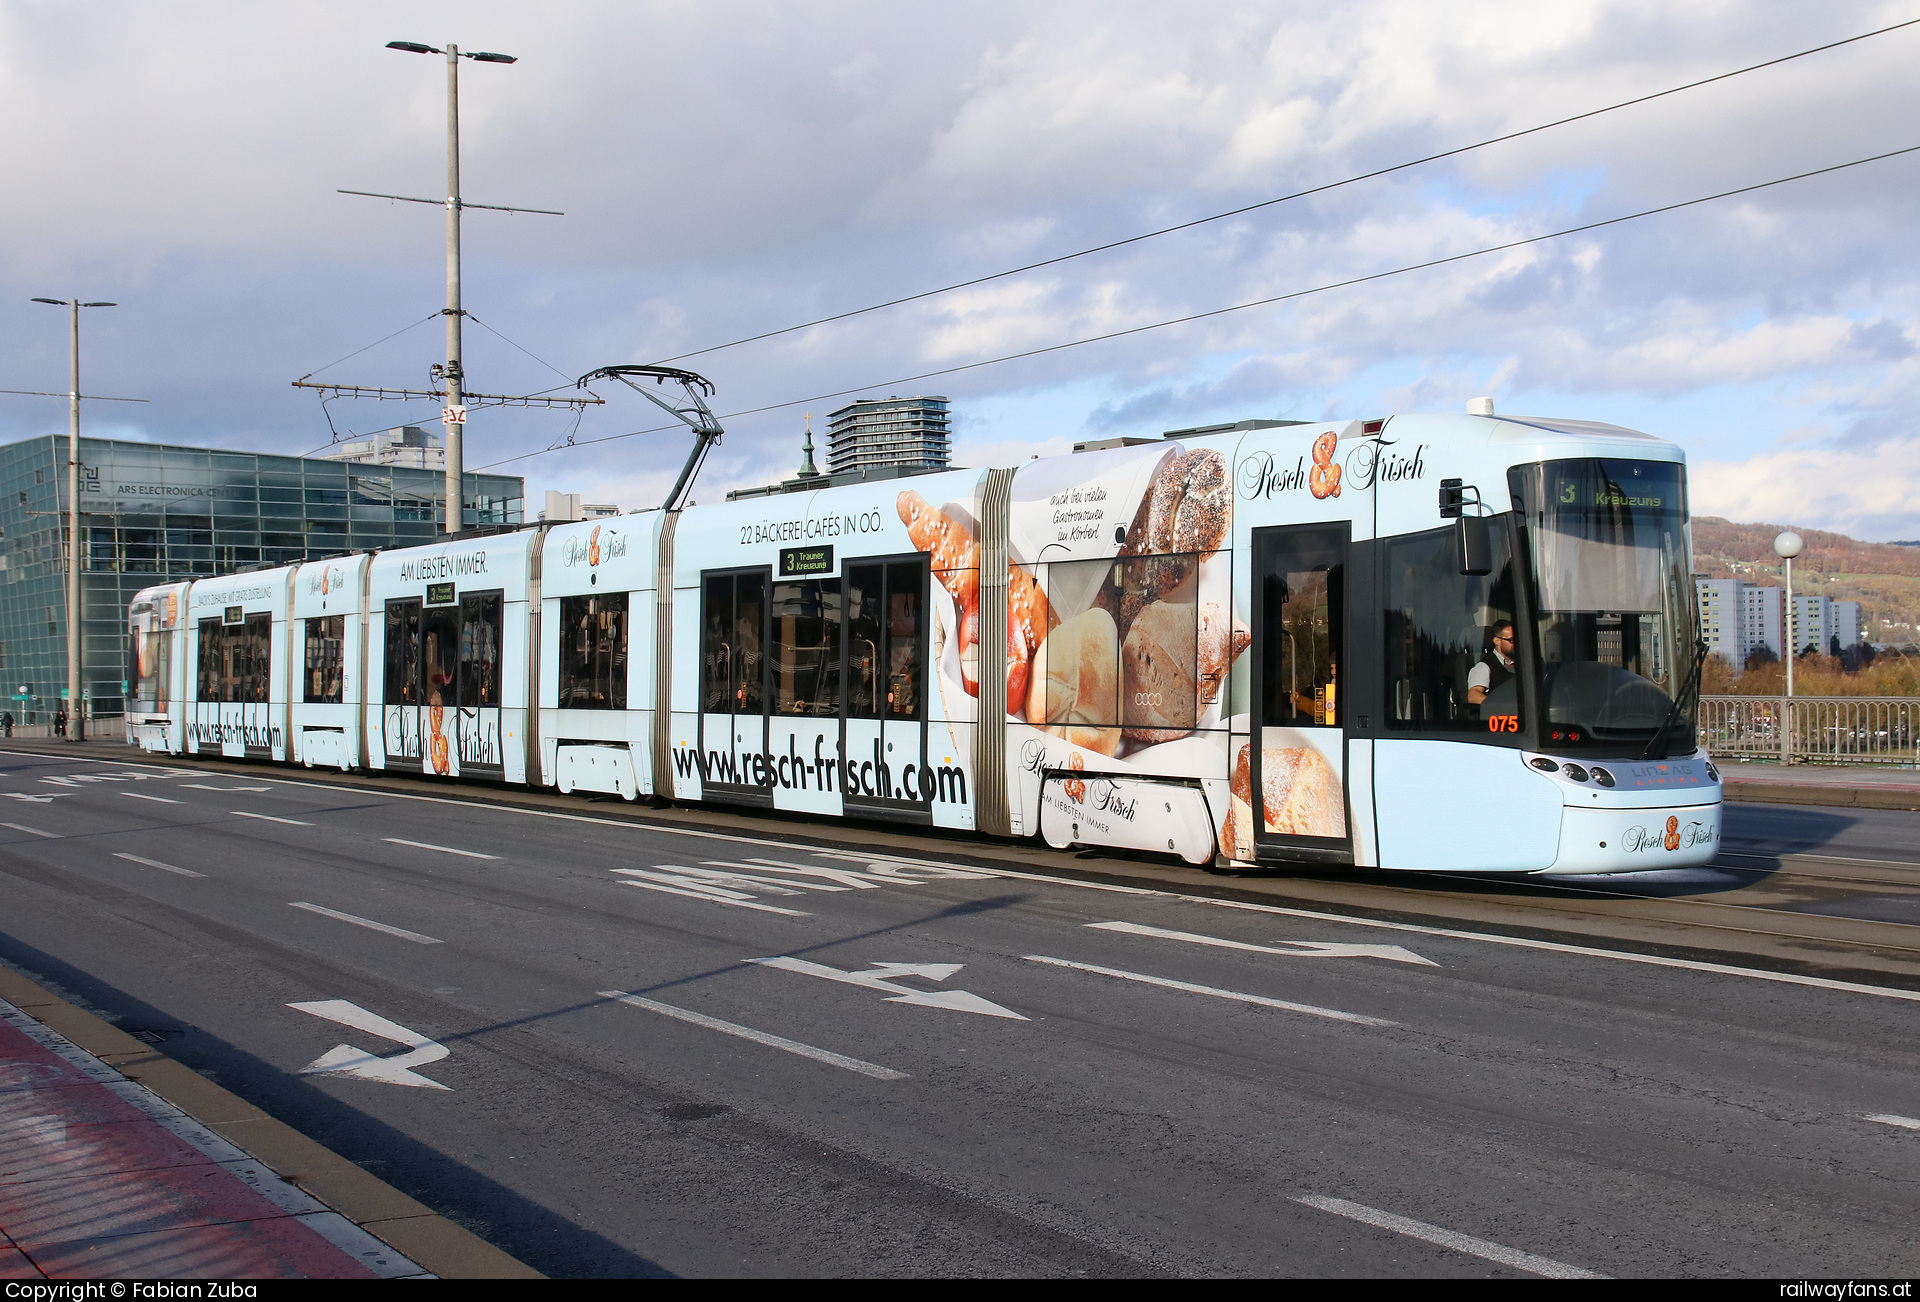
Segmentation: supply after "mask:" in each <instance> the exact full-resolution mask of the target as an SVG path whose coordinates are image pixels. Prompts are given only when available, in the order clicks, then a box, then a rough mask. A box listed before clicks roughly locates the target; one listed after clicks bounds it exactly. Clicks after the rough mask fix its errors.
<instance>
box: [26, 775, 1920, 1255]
mask: <svg viewBox="0 0 1920 1302" xmlns="http://www.w3.org/2000/svg"><path fill="white" fill-rule="evenodd" d="M598 808H599V807H597V806H594V805H590V804H587V803H585V802H582V803H580V804H579V805H578V806H577V809H578V812H577V813H560V812H558V811H554V810H544V811H543V810H528V809H523V808H505V807H501V808H489V807H483V806H477V805H474V804H472V803H463V802H449V801H442V800H436V799H431V798H419V797H409V796H406V795H402V794H398V793H395V792H391V791H381V790H371V789H366V788H359V787H335V788H329V787H327V786H323V785H314V784H312V783H309V782H298V781H285V780H281V779H280V778H278V777H276V776H275V775H274V773H273V771H272V770H270V769H261V770H249V769H239V768H230V769H226V770H223V771H221V772H218V773H209V772H207V771H204V770H200V769H177V770H168V769H165V768H161V767H156V766H143V765H136V764H105V765H102V764H91V763H82V762H78V761H76V760H74V759H68V758H56V757H38V756H31V755H24V754H18V753H12V754H0V958H4V959H5V960H6V961H8V962H11V963H13V964H15V965H17V966H19V967H21V968H22V969H24V970H26V971H29V972H31V973H34V974H37V975H39V976H41V977H44V978H48V979H51V980H52V981H53V982H54V983H57V984H58V985H59V986H61V987H63V988H65V989H66V990H67V991H69V992H71V993H72V994H74V995H76V996H78V997H79V998H81V999H82V1000H84V1001H85V1002H87V1003H89V1004H90V1005H92V1006H94V1007H96V1008H98V1009H101V1010H104V1011H105V1012H106V1013H107V1014H109V1015H111V1016H113V1017H114V1018H116V1019H117V1021H118V1023H119V1025H120V1026H121V1027H122V1028H123V1029H127V1030H130V1031H134V1032H136V1033H141V1034H142V1035H143V1037H144V1038H148V1039H151V1040H154V1041H155V1042H157V1043H159V1044H161V1045H162V1047H164V1048H165V1049H166V1050H167V1052H169V1053H171V1054H173V1055H174V1056H176V1057H178V1058H180V1059H181V1060H183V1061H185V1062H187V1063H188V1064H189V1065H191V1066H193V1067H195V1068H197V1069H199V1070H201V1071H203V1072H205V1073H206V1074H207V1075H209V1076H212V1077H214V1078H215V1079H217V1080H218V1081H219V1082H220V1083H221V1084H223V1085H226V1086H227V1087H228V1088H230V1089H233V1090H235V1091H236V1092H237V1093H239V1094H241V1095H243V1096H245V1097H247V1098H249V1099H250V1100H252V1101H254V1102H255V1103H257V1104H259V1105H260V1106H262V1107H264V1108H265V1109H267V1110H268V1111H269V1112H271V1113H273V1114H274V1115H276V1116H278V1117H279V1118H281V1119H282V1120H285V1121H287V1122H289V1123H291V1124H293V1125H295V1126H296V1127H298V1128H300V1129H302V1130H303V1131H305V1132H306V1133H308V1134H310V1135H312V1136H314V1137H315V1138H316V1139H319V1140H320V1141H322V1142H323V1143H326V1144H328V1145H329V1146H331V1147H333V1148H334V1149H336V1150H337V1151H339V1152H341V1153H343V1154H344V1155H346V1156H347V1157H349V1158H351V1159H353V1160H354V1161H356V1162H359V1163H361V1164H362V1165H364V1166H366V1167H367V1168H368V1169H370V1170H372V1171H374V1172H375V1173H376V1174H378V1175H380V1176H382V1177H383V1178H385V1179H386V1180H388V1181H389V1182H391V1183H393V1184H394V1185H396V1186H398V1187H400V1188H402V1189H404V1190H405V1191H407V1192H408V1193H411V1194H413V1195H414V1196H416V1197H418V1198H420V1199H421V1200H422V1201H424V1202H426V1203H428V1204H429V1205H431V1206H433V1207H434V1208H435V1209H437V1210H440V1211H442V1212H444V1213H446V1214H447V1215H449V1216H451V1217H453V1218H454V1219H456V1220H458V1221H460V1222H462V1223H463V1224H466V1225H468V1226H469V1227H471V1228H473V1229H475V1230H476V1231H477V1232H479V1233H481V1234H483V1235H484V1236H485V1237H487V1238H489V1239H490V1240H492V1241H493V1242H495V1243H497V1244H499V1245H500V1246H501V1247H503V1248H505V1249H506V1250H508V1251H510V1252H512V1253H514V1254H515V1255H517V1256H519V1257H521V1258H522V1259H523V1260H526V1261H527V1262H529V1263H530V1264H532V1265H534V1266H536V1267H537V1268H539V1269H541V1270H543V1271H546V1272H548V1273H550V1274H554V1275H565V1276H590V1275H641V1274H676V1275H721V1274H725V1275H815V1274H821V1275H836V1274H842V1275H844V1274H885V1275H951V1274H971V1275H1103V1276H1105V1275H1125V1276H1132V1275H1143V1274H1156V1273H1161V1274H1174V1275H1239V1274H1251V1275H1304V1276H1341V1275H1358V1276H1378V1275H1405V1276H1416V1277H1438V1276H1461V1277H1500V1276H1512V1275H1524V1274H1535V1275H1537V1274H1548V1275H1552V1274H1557V1273H1559V1274H1564V1273H1568V1272H1574V1271H1587V1272H1596V1273H1601V1274H1607V1275H1707V1276H1721V1275H1760V1276H1778V1277H1802V1276H1846V1275H1853V1276H1875V1275H1880V1276H1884V1275H1911V1274H1913V1273H1914V1272H1915V1270H1916V1267H1920V1228H1916V1227H1920V1120H1914V1119H1915V1118H1920V1070H1917V1069H1920V1044H1917V1043H1916V1036H1915V1027H1916V1019H1917V1018H1920V982H1909V983H1907V986H1906V988H1901V986H1900V983H1899V982H1897V981H1886V982H1881V983H1878V984H1876V983H1873V982H1871V981H1866V980H1855V981H1848V980H1834V979H1829V978H1821V977H1817V976H1805V975H1800V976H1790V977H1789V979H1784V980H1783V979H1781V977H1782V975H1783V974H1782V973H1781V972H1779V971H1773V972H1768V971H1765V970H1762V968H1761V967H1754V968H1743V967H1742V966H1741V965H1739V964H1730V963H1727V962H1726V961H1725V960H1724V959H1719V960H1714V961H1704V960H1696V959H1689V958H1686V957H1684V956H1683V957H1674V954H1675V952H1676V951H1674V950H1672V949H1671V948H1668V949H1666V950H1662V951H1659V953H1661V954H1665V955H1666V956H1665V957H1659V956H1658V955H1656V954H1655V953H1652V952H1649V951H1648V950H1645V949H1643V950H1642V951H1641V952H1634V951H1633V950H1632V949H1631V948H1630V947H1621V946H1609V945H1607V944H1606V943H1604V942H1599V941H1596V942H1594V943H1592V944H1588V945H1584V946H1569V945H1567V944H1565V943H1563V941H1556V940H1553V939H1549V938H1546V937H1545V936H1544V935H1542V936H1539V937H1530V936H1528V935H1526V934H1524V933H1523V932H1518V931H1516V930H1515V929H1512V928H1508V929H1505V930H1504V932H1503V934H1494V933H1492V932H1481V931H1476V930H1475V929H1473V928H1472V927H1469V926H1463V925H1462V924H1460V923H1459V922H1457V921H1453V920H1449V919H1446V918H1440V917H1436V918H1435V919H1433V920H1432V921H1431V923H1430V924H1429V923H1423V922H1421V921H1419V920H1413V921H1405V920H1403V921H1401V922H1399V923H1397V924H1389V923H1382V922H1378V921H1365V920H1356V919H1352V918H1346V917H1341V916H1339V915H1337V914H1335V913H1330V912H1324V911H1319V910H1314V909H1309V908H1299V909H1293V908H1287V907H1283V906H1271V905H1269V906H1261V905H1255V904H1249V903H1245V902H1233V901H1219V900H1215V901H1209V900H1202V899H1196V898H1191V897H1182V896H1181V895H1178V894H1173V893H1169V892H1161V891H1152V890H1143V889H1127V888H1120V887H1115V886H1112V885H1103V884H1098V883H1089V882H1082V881H1072V880H1066V879H1061V878H1054V877H1049V876H1046V875H1043V874H1033V873H1014V872H1005V871H998V870H989V869H983V868H979V867H976V866H971V865H969V864H966V863H958V864H956V863H953V862H941V861H937V860H929V859H927V858H925V857H924V856H923V855H920V854H917V853H916V854H911V855H906V854H903V855H900V856H897V857H887V856H884V855H876V854H873V853H870V852H868V851H866V850H864V849H860V848H857V847H853V846H847V845H843V847H841V848H836V847H833V846H826V847H822V846H820V845H819V844H817V838H818V836H819V829H818V828H807V829H799V828H784V827H783V826H782V825H781V824H780V823H779V822H778V821H777V820H773V819H767V820H764V821H763V822H761V823H760V824H758V825H757V830H751V831H746V832H739V833H734V832H726V831H713V830H707V831H695V830H692V829H679V830H664V829H658V828H642V827H636V826H633V825H631V824H628V823H623V822H620V821H618V820H612V819H606V818H603V817H600V816H598V814H597V813H596V810H597V809H598ZM1830 817H1832V815H1830V814H1828V813H1827V812H1825V811H1821V810H1778V811H1772V810H1764V811H1760V812H1759V813H1757V814H1756V813H1750V812H1749V811H1748V810H1746V809H1742V808H1741V807H1733V808H1731V809H1730V811H1729V849H1730V851H1735V852H1738V853H1746V854H1755V855H1760V856H1763V857H1767V858H1771V859H1772V860H1774V867H1775V868H1776V869H1777V868H1779V867H1780V865H1781V864H1782V863H1785V862H1788V861H1790V862H1791V864H1792V865H1793V866H1794V867H1795V868H1796V869H1798V868H1805V869H1806V871H1808V872H1810V873H1816V875H1817V872H1816V870H1817V868H1818V867H1819V864H1818V862H1817V861H1815V860H1813V859H1811V858H1809V857H1808V856H1810V855H1827V856H1829V857H1831V858H1833V859H1836V860H1839V859H1854V860H1871V861H1873V862H1876V863H1882V864H1885V865H1889V866H1885V867H1881V868H1876V869H1873V870H1872V871H1873V872H1878V873H1880V874H1882V875H1883V876H1884V875H1889V874H1890V875H1891V876H1890V879H1891V880H1902V879H1903V878H1902V874H1903V873H1904V872H1905V869H1904V868H1903V867H1902V865H1903V864H1906V863H1912V862H1913V861H1914V860H1915V859H1916V858H1917V857H1920V856H1916V854H1915V851H1914V848H1913V847H1914V846H1915V844H1916V841H1920V838H1916V837H1915V836H1914V832H1915V831H1916V830H1920V816H1915V815H1899V814H1884V813H1867V812H1863V811H1848V812H1847V815H1846V818H1847V820H1849V821H1848V822H1847V823H1846V826H1845V827H1844V828H1837V827H1834V826H1829V825H1825V824H1822V823H1820V822H1819V820H1821V819H1823V818H1830ZM1809 820H1812V821H1809ZM1903 820H1904V821H1903ZM803 836H804V837H805V838H806V839H807V840H808V841H809V843H808V844H799V843H797V841H799V840H800V839H801V838H802V837H803ZM1848 838H1852V839H1848ZM1741 846H1745V847H1746V848H1745V849H1744V850H1742V849H1740V847H1741ZM1725 862H1726V863H1727V864H1729V865H1731V866H1732V868H1733V869H1739V868H1741V867H1742V866H1743V864H1745V866H1747V867H1752V866H1753V865H1751V864H1746V863H1745V861H1742V860H1739V859H1734V858H1731V857H1730V858H1728V859H1727V860H1726V861H1725ZM1909 875H1911V874H1909ZM1733 876H1735V877H1738V876H1739V873H1738V872H1737V871H1736V872H1734V873H1733ZM1403 916H1404V915H1403ZM1885 921H1886V922H1887V924H1888V926H1890V927H1898V926H1900V925H1901V922H1900V920H1899V919H1895V918H1888V919H1886V920H1885ZM756 960H759V961H756ZM766 960H775V961H773V962H768V961H766ZM296 1005H309V1006H311V1007H309V1008H308V1009H304V1010H303V1009H302V1008H299V1007H296ZM375 1019H384V1020H375ZM356 1024H357V1025H356ZM341 1046H351V1048H343V1047H341ZM443 1051H444V1052H443ZM372 1055H387V1056H386V1057H384V1058H377V1057H374V1056H372ZM310 1065H312V1066H318V1067H322V1068H326V1067H332V1068H334V1070H320V1071H309V1072H306V1073H304V1074H303V1069H306V1068H308V1067H309V1066H310ZM1875 1118H1886V1119H1879V1120H1877V1119H1875ZM1903 1122H1904V1123H1905V1124H1903Z"/></svg>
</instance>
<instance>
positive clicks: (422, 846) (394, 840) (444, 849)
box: [380, 836, 500, 859]
mask: <svg viewBox="0 0 1920 1302" xmlns="http://www.w3.org/2000/svg"><path fill="white" fill-rule="evenodd" d="M380 839H381V840H382V841H385V842H387V843H388V844H389V845H410V846H412V847H413V848H414V849H416V850H438V851H439V852H440V853H441V854H457V855H459V856H460V857H461V858H463V859H498V858H499V857H500V856H499V855H497V854H481V853H480V852H479V851H478V850H456V849H454V848H453V847H452V846H450V845H435V844H433V843H432V842H431V841H408V840H405V839H404V838H402V837H398V836H383V837H381V838H380Z"/></svg>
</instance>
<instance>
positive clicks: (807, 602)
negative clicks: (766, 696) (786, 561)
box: [773, 579, 841, 718]
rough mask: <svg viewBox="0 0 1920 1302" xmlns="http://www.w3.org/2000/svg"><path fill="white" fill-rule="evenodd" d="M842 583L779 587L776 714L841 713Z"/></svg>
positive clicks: (776, 597)
mask: <svg viewBox="0 0 1920 1302" xmlns="http://www.w3.org/2000/svg"><path fill="white" fill-rule="evenodd" d="M840 615H841V611H840V580H839V579H806V580H803V581H800V582H787V583H776V584H774V585H773V713H775V714H786V715H808V716H814V717H825V718H833V717H836V716H837V715H839V713H840Z"/></svg>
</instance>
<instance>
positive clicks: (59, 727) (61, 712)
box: [53, 705, 67, 737]
mask: <svg viewBox="0 0 1920 1302" xmlns="http://www.w3.org/2000/svg"><path fill="white" fill-rule="evenodd" d="M53 735H54V736H56V737H64V736H66V735H67V707H66V706H64V705H63V706H61V707H60V708H59V709H57V710H55V711H54V712H53Z"/></svg>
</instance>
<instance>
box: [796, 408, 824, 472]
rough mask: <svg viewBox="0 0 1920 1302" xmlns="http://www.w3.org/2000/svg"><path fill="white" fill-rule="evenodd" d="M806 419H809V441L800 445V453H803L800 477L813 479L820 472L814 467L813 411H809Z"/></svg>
mask: <svg viewBox="0 0 1920 1302" xmlns="http://www.w3.org/2000/svg"><path fill="white" fill-rule="evenodd" d="M806 421H807V441H806V442H805V443H802V444H801V445H800V453H801V456H800V478H802V479H812V478H813V477H814V476H816V475H818V474H819V473H820V472H819V471H818V470H815V469H814V468H813V413H812V412H808V413H807V415H806Z"/></svg>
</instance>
